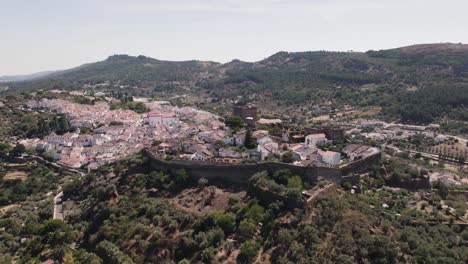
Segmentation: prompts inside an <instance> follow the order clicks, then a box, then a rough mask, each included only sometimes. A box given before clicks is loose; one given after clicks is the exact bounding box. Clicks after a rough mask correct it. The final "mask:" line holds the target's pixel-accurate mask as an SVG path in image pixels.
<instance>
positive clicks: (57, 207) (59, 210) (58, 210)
mask: <svg viewBox="0 0 468 264" xmlns="http://www.w3.org/2000/svg"><path fill="white" fill-rule="evenodd" d="M62 197H63V192H60V193H59V194H57V195H56V196H55V197H54V215H53V219H59V220H63V205H62V202H63V201H62Z"/></svg>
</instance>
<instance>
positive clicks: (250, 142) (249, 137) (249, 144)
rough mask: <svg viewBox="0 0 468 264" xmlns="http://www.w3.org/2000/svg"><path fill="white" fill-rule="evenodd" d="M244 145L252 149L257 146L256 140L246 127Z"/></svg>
mask: <svg viewBox="0 0 468 264" xmlns="http://www.w3.org/2000/svg"><path fill="white" fill-rule="evenodd" d="M244 146H245V147H246V148H248V149H253V148H255V147H256V146H257V142H256V141H255V139H254V138H253V137H252V132H251V131H250V129H248V130H247V132H246V133H245V142H244Z"/></svg>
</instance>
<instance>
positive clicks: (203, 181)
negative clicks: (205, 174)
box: [198, 178, 208, 188]
mask: <svg viewBox="0 0 468 264" xmlns="http://www.w3.org/2000/svg"><path fill="white" fill-rule="evenodd" d="M206 185H208V180H207V179H205V178H200V179H198V186H200V187H201V188H203V187H205V186H206Z"/></svg>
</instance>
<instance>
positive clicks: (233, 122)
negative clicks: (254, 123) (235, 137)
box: [224, 115, 244, 130]
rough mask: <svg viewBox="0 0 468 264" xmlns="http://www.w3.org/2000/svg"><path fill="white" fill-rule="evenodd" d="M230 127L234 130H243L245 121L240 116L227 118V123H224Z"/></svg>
mask: <svg viewBox="0 0 468 264" xmlns="http://www.w3.org/2000/svg"><path fill="white" fill-rule="evenodd" d="M224 122H225V123H226V125H227V126H228V127H230V128H231V129H233V130H237V129H239V128H241V127H242V126H243V125H244V121H243V120H242V118H241V117H240V116H234V115H233V116H230V117H228V118H226V121H224Z"/></svg>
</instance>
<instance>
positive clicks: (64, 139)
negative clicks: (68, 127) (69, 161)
mask: <svg viewBox="0 0 468 264" xmlns="http://www.w3.org/2000/svg"><path fill="white" fill-rule="evenodd" d="M77 137H78V134H76V133H65V134H63V135H57V134H55V133H50V134H49V135H47V136H46V137H45V138H44V139H45V141H47V142H49V143H54V144H58V145H69V146H71V144H72V140H73V139H74V138H77Z"/></svg>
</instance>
